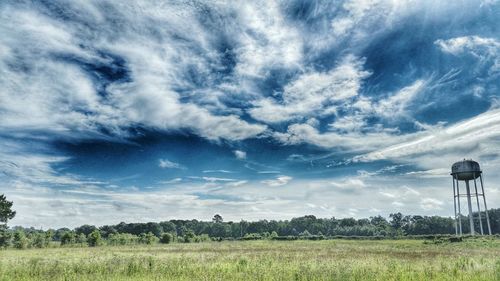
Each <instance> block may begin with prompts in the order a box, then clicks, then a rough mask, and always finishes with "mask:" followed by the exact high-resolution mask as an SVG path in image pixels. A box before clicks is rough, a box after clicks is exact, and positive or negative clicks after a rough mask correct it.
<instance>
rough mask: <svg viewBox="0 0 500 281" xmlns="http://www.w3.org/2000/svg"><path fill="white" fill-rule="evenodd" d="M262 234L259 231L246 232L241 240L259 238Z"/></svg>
mask: <svg viewBox="0 0 500 281" xmlns="http://www.w3.org/2000/svg"><path fill="white" fill-rule="evenodd" d="M261 239H262V236H261V235H260V234H259V233H247V234H245V236H243V237H241V240H261Z"/></svg>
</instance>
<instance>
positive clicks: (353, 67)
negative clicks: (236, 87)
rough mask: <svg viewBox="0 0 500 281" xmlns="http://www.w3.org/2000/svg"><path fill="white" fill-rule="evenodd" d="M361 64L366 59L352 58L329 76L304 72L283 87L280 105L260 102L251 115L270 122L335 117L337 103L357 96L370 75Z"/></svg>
mask: <svg viewBox="0 0 500 281" xmlns="http://www.w3.org/2000/svg"><path fill="white" fill-rule="evenodd" d="M362 64H363V60H360V59H358V58H356V57H354V56H352V55H349V56H346V57H345V58H344V59H343V60H342V61H341V62H340V63H339V65H338V66H336V67H335V68H334V69H332V70H331V71H329V72H327V73H318V72H311V73H304V74H302V75H301V76H299V77H298V78H297V79H296V80H294V81H293V82H291V83H289V84H287V85H286V86H285V87H284V91H283V94H282V97H281V102H278V101H277V100H276V99H273V98H266V99H261V100H258V101H256V102H255V103H254V106H255V107H254V108H252V109H250V110H249V112H250V114H251V115H252V117H253V118H255V119H257V120H261V121H264V122H267V123H277V122H283V121H288V120H291V119H302V118H306V117H310V116H325V115H332V114H334V113H335V111H336V106H338V103H344V102H347V101H348V100H349V99H350V98H352V97H354V96H356V95H358V91H359V89H360V87H361V81H362V80H363V79H364V78H366V77H368V76H369V75H370V73H369V72H368V71H365V70H363V69H362Z"/></svg>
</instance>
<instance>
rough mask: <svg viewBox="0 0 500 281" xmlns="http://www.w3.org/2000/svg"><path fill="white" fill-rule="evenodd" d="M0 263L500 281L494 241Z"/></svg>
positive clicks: (134, 250)
mask: <svg viewBox="0 0 500 281" xmlns="http://www.w3.org/2000/svg"><path fill="white" fill-rule="evenodd" d="M0 256H1V259H0V280H371V281H373V280H500V240H498V239H473V240H467V241H464V242H459V243H450V242H444V243H434V242H432V241H423V240H380V241H372V240H366V241H365V240H363V241H358V240H325V241H226V242H205V243H196V244H195V243H193V244H182V243H173V244H167V245H165V244H156V245H149V246H148V245H134V246H103V247H90V248H65V247H54V248H45V249H27V250H15V249H9V250H2V251H0Z"/></svg>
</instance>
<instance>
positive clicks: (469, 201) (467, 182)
mask: <svg viewBox="0 0 500 281" xmlns="http://www.w3.org/2000/svg"><path fill="white" fill-rule="evenodd" d="M465 188H466V189H467V206H468V207H469V224H470V234H471V235H474V220H473V217H472V202H471V199H470V187H469V181H468V180H466V181H465Z"/></svg>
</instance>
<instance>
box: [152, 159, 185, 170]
mask: <svg viewBox="0 0 500 281" xmlns="http://www.w3.org/2000/svg"><path fill="white" fill-rule="evenodd" d="M158 167H160V168H162V169H186V167H184V166H182V165H181V164H179V163H175V162H172V161H170V160H168V159H160V160H158Z"/></svg>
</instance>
